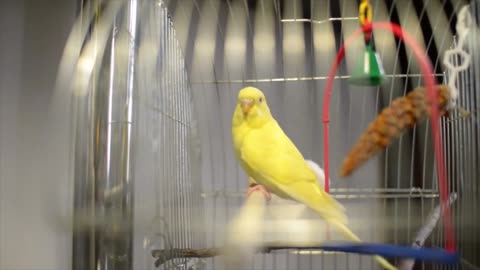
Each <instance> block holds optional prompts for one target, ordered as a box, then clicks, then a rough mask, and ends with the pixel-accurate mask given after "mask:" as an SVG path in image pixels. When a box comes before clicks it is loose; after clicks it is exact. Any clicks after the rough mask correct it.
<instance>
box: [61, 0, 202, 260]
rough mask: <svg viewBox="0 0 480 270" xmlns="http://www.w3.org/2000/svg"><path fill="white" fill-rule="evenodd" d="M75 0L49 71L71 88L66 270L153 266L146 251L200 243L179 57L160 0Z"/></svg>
mask: <svg viewBox="0 0 480 270" xmlns="http://www.w3.org/2000/svg"><path fill="white" fill-rule="evenodd" d="M82 3H83V6H82V9H81V12H80V16H79V19H78V20H77V22H76V26H75V28H74V31H72V34H71V37H70V42H69V43H68V45H67V50H66V51H67V52H68V53H69V54H66V56H64V62H63V64H62V67H63V68H65V69H64V70H62V72H61V74H60V76H59V77H60V80H59V81H60V82H61V83H60V85H62V83H65V82H69V81H70V79H71V78H69V76H72V77H73V78H72V79H73V88H74V91H73V94H74V95H73V99H74V106H75V117H76V122H75V133H76V134H75V146H76V147H75V166H74V180H75V198H74V204H75V215H74V222H75V224H76V230H75V231H74V244H73V245H74V251H73V252H74V254H73V268H74V269H110V268H114V269H133V268H134V269H157V268H156V267H155V266H154V263H153V258H152V256H151V250H152V249H155V248H165V249H173V248H174V247H175V248H187V247H188V248H194V247H198V246H204V244H203V239H202V236H201V235H200V234H199V233H200V232H201V231H203V229H201V226H202V225H203V224H204V223H203V222H202V220H203V219H204V215H203V213H202V210H203V207H202V203H203V202H202V201H201V200H200V193H201V192H200V181H199V180H198V179H199V178H198V177H199V173H198V172H199V167H198V164H199V159H200V156H199V149H198V147H199V146H198V139H197V137H198V134H197V131H196V128H197V127H196V123H195V121H194V109H193V106H192V93H191V87H190V85H189V81H188V77H187V72H186V67H185V60H184V57H183V55H182V52H181V49H180V47H179V44H178V40H177V37H176V34H175V30H174V28H173V25H172V19H171V17H169V15H168V12H167V8H166V6H165V5H164V4H163V3H162V2H161V1H153V0H152V1H136V0H128V1H127V0H125V1H84V2H82ZM76 53H77V54H76ZM71 72H72V74H70V73H71ZM63 86H64V85H63ZM85 220H86V222H85ZM78 224H85V225H86V226H83V225H82V226H80V225H78ZM189 263H192V262H191V261H190V260H187V259H175V260H171V261H169V262H167V263H166V264H164V265H162V268H164V269H170V268H179V267H188V264H189Z"/></svg>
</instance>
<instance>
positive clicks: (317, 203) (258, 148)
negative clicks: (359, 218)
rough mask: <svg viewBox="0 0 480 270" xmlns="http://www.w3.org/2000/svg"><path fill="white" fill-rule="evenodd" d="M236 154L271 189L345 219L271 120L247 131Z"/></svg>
mask: <svg viewBox="0 0 480 270" xmlns="http://www.w3.org/2000/svg"><path fill="white" fill-rule="evenodd" d="M240 158H241V159H242V161H243V162H245V164H247V166H248V167H249V168H250V170H251V171H253V172H255V176H254V177H255V180H257V182H258V183H260V184H264V185H266V186H267V187H269V188H270V189H272V190H271V191H272V192H273V193H280V194H282V195H287V196H288V197H289V198H291V199H293V200H295V201H298V202H301V203H304V204H306V205H307V206H309V207H311V208H312V209H314V210H316V211H317V212H319V214H321V215H322V216H324V218H335V219H336V220H338V221H339V222H341V223H345V222H346V216H345V214H344V213H343V210H344V209H343V207H342V206H341V205H340V204H339V203H338V202H336V201H335V200H334V199H333V198H332V197H330V196H329V195H328V194H327V193H326V192H325V191H323V190H322V189H320V187H319V185H318V183H317V179H316V176H315V174H314V172H313V171H312V169H311V168H310V167H309V166H308V165H307V163H306V162H305V159H304V158H303V156H302V154H301V153H300V151H299V150H298V149H297V148H296V147H295V145H294V144H293V142H292V141H291V140H290V139H289V138H288V137H287V135H286V134H285V133H284V132H283V130H282V129H281V128H280V126H279V125H278V123H277V122H276V121H275V120H272V122H270V123H268V124H266V125H264V126H263V127H262V128H258V129H253V130H251V131H250V132H249V134H248V138H246V139H245V140H244V142H243V145H242V149H241V155H240Z"/></svg>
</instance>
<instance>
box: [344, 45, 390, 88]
mask: <svg viewBox="0 0 480 270" xmlns="http://www.w3.org/2000/svg"><path fill="white" fill-rule="evenodd" d="M384 75H385V71H384V70H383V66H382V61H381V60H380V57H379V56H378V53H376V52H375V51H374V50H373V48H372V46H371V45H370V44H368V45H367V47H366V49H365V52H364V53H363V55H362V56H360V57H359V58H358V60H357V63H356V65H355V69H354V71H353V74H352V76H351V77H350V78H349V80H348V81H349V83H350V84H353V85H360V86H378V85H381V84H382V83H383V81H384Z"/></svg>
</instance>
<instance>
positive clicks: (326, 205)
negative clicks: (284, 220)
mask: <svg viewBox="0 0 480 270" xmlns="http://www.w3.org/2000/svg"><path fill="white" fill-rule="evenodd" d="M300 188H301V189H308V190H300ZM295 191H303V192H301V194H302V196H295V195H296V194H294V193H290V194H289V195H291V196H292V197H293V198H295V199H296V200H297V201H300V202H301V203H303V204H305V205H307V206H309V207H310V208H312V209H313V210H314V211H315V212H317V213H318V214H319V215H320V216H321V217H323V218H324V219H326V220H328V219H332V220H337V222H340V223H342V224H347V222H348V219H347V216H346V215H345V208H344V207H343V205H341V204H340V203H339V202H337V201H336V200H335V199H334V198H333V197H331V196H330V195H329V194H328V193H326V192H325V191H324V190H322V189H321V188H320V187H319V186H318V185H309V186H306V185H304V186H301V187H300V186H296V187H295ZM312 191H313V192H312Z"/></svg>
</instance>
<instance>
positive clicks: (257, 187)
mask: <svg viewBox="0 0 480 270" xmlns="http://www.w3.org/2000/svg"><path fill="white" fill-rule="evenodd" d="M254 191H260V192H261V193H263V195H264V196H265V198H267V201H270V200H271V199H272V194H270V192H269V191H268V190H267V188H266V187H264V186H262V185H259V184H253V185H250V186H249V187H248V190H247V198H248V197H250V195H251V194H252V193H253V192H254Z"/></svg>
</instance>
